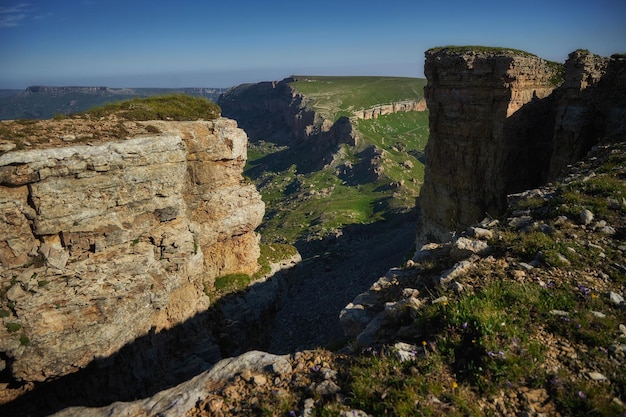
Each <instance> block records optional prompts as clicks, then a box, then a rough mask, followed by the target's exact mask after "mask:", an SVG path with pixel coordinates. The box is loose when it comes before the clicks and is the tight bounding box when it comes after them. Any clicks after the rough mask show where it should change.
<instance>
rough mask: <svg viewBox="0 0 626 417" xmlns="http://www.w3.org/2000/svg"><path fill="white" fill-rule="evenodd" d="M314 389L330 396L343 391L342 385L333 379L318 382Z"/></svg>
mask: <svg viewBox="0 0 626 417" xmlns="http://www.w3.org/2000/svg"><path fill="white" fill-rule="evenodd" d="M313 391H315V393H317V394H318V395H321V396H322V397H330V396H332V395H335V394H338V393H340V392H341V387H340V386H339V385H337V384H336V383H334V382H333V381H329V380H325V381H322V382H320V383H319V384H316V385H315V386H314V388H313Z"/></svg>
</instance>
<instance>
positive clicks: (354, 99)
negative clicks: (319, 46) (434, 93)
mask: <svg viewBox="0 0 626 417" xmlns="http://www.w3.org/2000/svg"><path fill="white" fill-rule="evenodd" d="M294 78H295V80H296V81H294V82H292V83H291V86H292V87H293V88H295V89H296V90H297V91H298V92H300V93H302V94H304V95H305V96H306V97H307V98H309V99H310V100H311V103H310V104H309V105H310V107H311V108H312V109H314V110H315V111H316V112H318V113H320V114H321V115H323V116H324V117H325V118H327V119H330V120H333V121H335V120H337V119H338V118H339V117H341V116H348V117H350V116H352V115H353V113H354V112H355V111H356V110H363V109H368V108H370V107H372V106H375V105H378V104H388V103H392V102H397V101H402V100H409V99H413V100H419V99H421V98H423V97H424V86H425V85H426V80H425V79H422V78H402V77H321V76H295V77H294Z"/></svg>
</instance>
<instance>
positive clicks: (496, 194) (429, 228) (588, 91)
mask: <svg viewBox="0 0 626 417" xmlns="http://www.w3.org/2000/svg"><path fill="white" fill-rule="evenodd" d="M623 61H624V59H623V58H619V57H614V58H612V59H610V60H609V59H607V58H602V57H598V56H595V55H593V54H590V53H589V52H587V51H576V52H574V53H572V54H570V56H569V59H568V61H567V63H566V64H565V75H564V78H565V82H564V83H563V84H562V86H560V87H558V88H557V85H559V83H561V73H560V66H559V65H558V64H556V65H555V64H554V63H550V62H547V61H545V60H543V59H541V58H539V57H537V56H534V55H531V54H528V53H525V52H522V51H513V50H505V49H500V48H474V47H467V48H456V47H455V48H437V49H431V50H429V51H427V52H426V64H425V71H424V72H425V74H426V77H427V79H428V85H427V86H426V87H425V97H426V101H427V105H428V108H429V111H430V116H429V117H430V120H429V124H430V138H429V141H428V145H427V147H426V160H427V164H426V170H425V183H424V186H423V187H422V191H421V196H420V207H421V209H422V228H421V230H420V236H419V237H418V239H421V240H429V239H434V240H445V239H447V238H448V237H449V232H450V231H454V230H462V229H463V228H464V227H466V226H468V225H470V224H472V223H475V222H477V221H479V220H481V219H483V218H484V217H485V216H488V215H492V216H496V215H499V214H501V212H502V210H503V209H504V208H505V206H506V195H507V194H510V193H514V192H518V191H521V190H524V189H528V188H532V187H536V186H538V185H540V184H542V183H545V181H546V180H548V179H553V178H554V177H555V176H556V175H558V173H559V172H560V171H561V170H562V169H563V168H565V167H566V166H567V165H568V164H571V163H573V162H575V161H577V160H579V159H580V158H581V157H582V156H584V154H585V153H586V152H587V151H589V149H590V148H591V146H593V144H594V143H596V142H597V140H598V138H600V137H605V136H610V135H611V134H612V132H613V133H614V132H619V131H623V130H624V124H625V122H624V107H625V106H624V103H623V91H624V75H623V73H624V63H623ZM609 74H612V75H610V76H609ZM620 92H621V93H620ZM620 97H622V98H620Z"/></svg>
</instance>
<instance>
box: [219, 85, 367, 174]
mask: <svg viewBox="0 0 626 417" xmlns="http://www.w3.org/2000/svg"><path fill="white" fill-rule="evenodd" d="M292 81H293V79H292V78H286V79H284V80H282V81H279V82H262V83H258V84H242V85H240V86H237V87H235V88H232V89H231V90H229V91H227V92H226V93H224V94H222V95H221V96H220V99H219V105H220V107H221V108H222V113H223V114H224V116H226V117H230V118H233V119H236V120H237V122H238V123H239V125H240V126H241V127H242V128H243V129H244V130H245V131H246V132H247V133H248V135H249V137H250V140H251V141H252V142H256V141H264V140H269V141H272V142H274V143H277V144H281V145H289V146H290V147H292V148H294V149H295V148H298V147H302V153H301V155H302V156H306V157H307V158H306V159H307V160H306V161H303V163H304V165H306V167H305V168H306V169H309V168H310V169H319V168H320V167H321V166H323V165H325V164H328V163H330V162H331V160H332V153H333V151H334V150H335V149H336V147H337V145H339V144H342V143H345V144H348V145H351V146H354V145H356V144H357V141H358V136H357V134H356V133H355V132H354V130H353V128H352V124H351V123H350V119H349V118H347V117H340V118H339V119H338V120H337V121H335V122H333V121H331V120H327V119H324V118H323V117H322V116H320V115H319V114H318V113H316V112H315V111H313V110H311V109H310V108H308V107H307V103H308V101H307V98H306V97H305V96H304V95H302V94H300V93H298V92H297V91H296V90H294V89H293V88H292V87H291V85H289V83H290V82H292Z"/></svg>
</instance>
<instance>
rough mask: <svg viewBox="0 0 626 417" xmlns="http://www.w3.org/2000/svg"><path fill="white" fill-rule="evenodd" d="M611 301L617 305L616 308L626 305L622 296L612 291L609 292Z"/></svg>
mask: <svg viewBox="0 0 626 417" xmlns="http://www.w3.org/2000/svg"><path fill="white" fill-rule="evenodd" d="M609 301H610V302H611V303H612V304H614V305H616V306H620V305H622V304H624V297H623V296H622V295H621V294H618V293H616V292H613V291H610V292H609Z"/></svg>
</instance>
